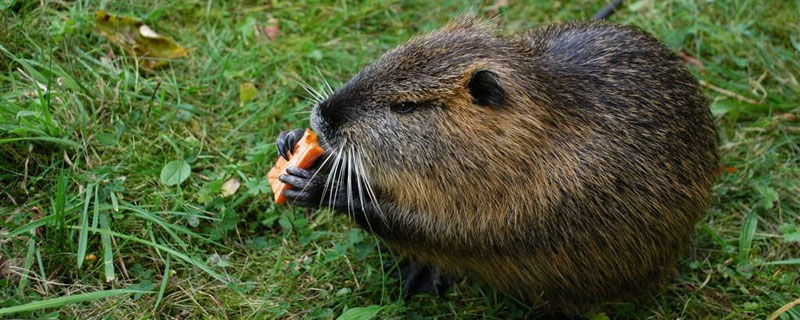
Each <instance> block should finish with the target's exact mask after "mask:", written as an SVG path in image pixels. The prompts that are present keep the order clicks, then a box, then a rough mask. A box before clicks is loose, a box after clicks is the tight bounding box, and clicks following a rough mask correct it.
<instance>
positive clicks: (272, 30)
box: [261, 18, 281, 41]
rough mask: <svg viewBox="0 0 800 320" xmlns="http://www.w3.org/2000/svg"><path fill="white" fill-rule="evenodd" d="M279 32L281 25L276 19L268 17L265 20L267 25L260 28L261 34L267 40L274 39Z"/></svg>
mask: <svg viewBox="0 0 800 320" xmlns="http://www.w3.org/2000/svg"><path fill="white" fill-rule="evenodd" d="M280 32H281V27H280V25H279V24H278V19H275V18H269V20H267V26H266V27H263V28H261V34H263V35H264V36H265V37H266V38H267V39H269V41H274V40H275V39H277V38H278V34H279V33H280Z"/></svg>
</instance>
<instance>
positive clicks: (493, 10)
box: [486, 0, 508, 16]
mask: <svg viewBox="0 0 800 320" xmlns="http://www.w3.org/2000/svg"><path fill="white" fill-rule="evenodd" d="M507 6H508V0H496V1H495V2H494V4H493V5H491V6H488V7H486V12H487V13H489V15H490V16H494V15H496V14H497V13H499V12H500V8H502V7H507Z"/></svg>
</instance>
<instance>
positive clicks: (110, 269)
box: [100, 211, 114, 282]
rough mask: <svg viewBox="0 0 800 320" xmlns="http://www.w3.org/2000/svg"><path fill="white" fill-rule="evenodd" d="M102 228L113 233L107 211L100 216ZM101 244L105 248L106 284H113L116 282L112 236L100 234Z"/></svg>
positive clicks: (104, 268)
mask: <svg viewBox="0 0 800 320" xmlns="http://www.w3.org/2000/svg"><path fill="white" fill-rule="evenodd" d="M100 228H103V230H108V231H111V227H110V226H109V222H108V212H107V211H103V212H102V213H101V214H100ZM100 243H101V245H102V246H103V270H104V271H105V275H106V282H111V281H114V251H113V247H112V246H111V236H110V235H108V234H105V233H103V234H100Z"/></svg>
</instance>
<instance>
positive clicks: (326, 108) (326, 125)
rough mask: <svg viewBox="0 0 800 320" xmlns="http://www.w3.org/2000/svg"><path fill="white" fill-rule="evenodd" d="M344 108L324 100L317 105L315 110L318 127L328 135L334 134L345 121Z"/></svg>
mask: <svg viewBox="0 0 800 320" xmlns="http://www.w3.org/2000/svg"><path fill="white" fill-rule="evenodd" d="M342 111H343V110H341V109H340V108H338V107H337V106H335V105H334V104H332V103H330V102H329V101H323V102H321V103H320V104H319V105H317V110H316V112H314V113H315V114H314V115H315V116H316V117H317V119H316V120H317V121H315V122H316V124H317V127H318V128H317V129H318V130H319V131H321V132H322V134H323V135H325V136H326V137H331V136H333V135H334V134H335V133H336V131H337V130H338V129H339V127H340V126H341V125H342V123H343V121H344V115H343V112H342Z"/></svg>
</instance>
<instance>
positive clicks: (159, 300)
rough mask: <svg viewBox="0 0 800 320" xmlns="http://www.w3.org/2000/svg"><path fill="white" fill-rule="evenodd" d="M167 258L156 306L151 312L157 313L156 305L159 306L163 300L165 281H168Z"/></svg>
mask: <svg viewBox="0 0 800 320" xmlns="http://www.w3.org/2000/svg"><path fill="white" fill-rule="evenodd" d="M169 260H170V259H169V256H167V264H166V266H164V276H162V277H161V287H160V288H159V289H158V299H157V300H156V306H155V307H153V312H156V311H158V305H159V304H161V299H163V298H164V292H165V291H167V281H168V280H169Z"/></svg>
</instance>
